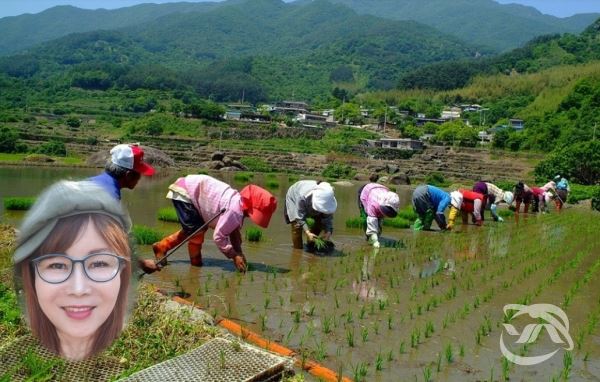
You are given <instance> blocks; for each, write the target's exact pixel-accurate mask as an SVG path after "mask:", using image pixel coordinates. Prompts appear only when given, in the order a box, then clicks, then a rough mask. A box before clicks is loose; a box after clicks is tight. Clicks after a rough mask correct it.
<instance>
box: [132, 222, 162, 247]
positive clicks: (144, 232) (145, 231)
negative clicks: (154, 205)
mask: <svg viewBox="0 0 600 382" xmlns="http://www.w3.org/2000/svg"><path fill="white" fill-rule="evenodd" d="M131 234H132V235H133V238H134V240H135V242H136V243H137V244H139V245H149V244H152V243H155V242H157V241H160V240H161V239H162V238H163V235H162V233H160V232H159V231H157V230H155V229H154V228H150V227H146V226H143V225H134V226H133V229H132V230H131Z"/></svg>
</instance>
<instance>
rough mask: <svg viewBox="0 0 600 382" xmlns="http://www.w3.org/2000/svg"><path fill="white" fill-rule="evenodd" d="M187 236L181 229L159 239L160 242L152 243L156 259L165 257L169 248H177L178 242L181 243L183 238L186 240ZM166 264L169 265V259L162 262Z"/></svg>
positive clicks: (161, 264)
mask: <svg viewBox="0 0 600 382" xmlns="http://www.w3.org/2000/svg"><path fill="white" fill-rule="evenodd" d="M186 237H187V235H186V234H185V232H183V230H179V231H177V232H175V233H173V234H171V235H169V236H167V237H165V238H164V239H162V240H161V241H158V242H156V243H154V244H152V250H153V251H154V258H155V259H156V260H160V259H162V258H163V257H165V255H166V254H167V252H168V251H169V250H171V249H172V248H175V247H176V246H177V245H178V244H180V243H181V242H182V241H183V240H185V238H186ZM165 265H167V259H164V260H163V261H161V262H160V266H162V267H164V266H165Z"/></svg>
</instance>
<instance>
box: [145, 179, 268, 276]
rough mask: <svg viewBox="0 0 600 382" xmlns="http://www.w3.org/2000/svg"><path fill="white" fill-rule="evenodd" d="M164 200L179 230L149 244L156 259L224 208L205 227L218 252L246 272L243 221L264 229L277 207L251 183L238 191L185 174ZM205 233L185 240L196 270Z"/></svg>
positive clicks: (215, 180) (200, 262)
mask: <svg viewBox="0 0 600 382" xmlns="http://www.w3.org/2000/svg"><path fill="white" fill-rule="evenodd" d="M167 198H168V199H171V201H172V202H173V205H174V207H175V210H176V211H177V217H178V219H179V222H180V223H181V227H182V229H181V230H179V231H177V232H175V233H173V234H171V235H169V236H167V237H165V238H164V239H162V240H161V241H159V242H156V243H154V244H152V249H153V250H154V256H155V257H156V259H157V260H159V259H162V258H163V257H164V256H165V254H166V253H167V252H168V251H169V250H170V249H172V248H174V247H176V246H177V245H178V244H180V243H181V242H183V241H184V240H186V239H187V237H188V236H189V235H191V234H192V233H193V232H194V231H196V230H197V229H199V228H200V227H201V226H202V225H204V222H207V221H209V220H210V219H211V218H212V217H213V216H215V215H217V214H218V213H219V211H221V210H222V209H225V212H224V213H223V214H222V215H221V216H219V217H218V219H215V220H214V221H213V222H212V223H210V224H209V225H208V226H209V227H210V228H212V229H214V233H213V240H214V241H215V244H216V245H217V247H218V248H219V250H220V251H221V252H222V253H223V254H224V255H225V256H226V257H227V258H229V259H232V260H233V263H234V264H235V267H236V268H237V270H238V271H240V272H244V271H245V270H246V257H245V256H244V253H243V252H242V235H241V233H240V229H241V227H242V224H243V222H244V218H245V217H249V218H250V220H252V221H253V222H254V223H255V224H257V225H259V226H261V227H263V228H267V226H268V225H269V221H270V220H271V216H272V215H273V212H275V209H276V208H277V200H276V199H275V197H274V196H273V195H272V194H271V193H270V192H268V191H267V190H265V189H263V188H260V187H258V186H256V185H253V184H250V185H248V186H246V187H244V188H243V189H242V190H241V191H239V192H238V191H236V190H234V189H233V188H231V186H229V185H228V184H227V183H224V182H222V181H220V180H218V179H215V178H213V177H210V176H208V175H188V176H186V177H183V178H179V179H177V181H175V183H173V184H171V185H170V186H169V192H168V193H167ZM205 232H206V230H204V231H200V232H199V233H197V234H195V235H194V236H193V237H191V238H190V239H189V240H188V253H189V257H190V261H191V264H192V265H193V266H196V267H201V266H202V244H203V243H204V234H205ZM162 265H164V264H162Z"/></svg>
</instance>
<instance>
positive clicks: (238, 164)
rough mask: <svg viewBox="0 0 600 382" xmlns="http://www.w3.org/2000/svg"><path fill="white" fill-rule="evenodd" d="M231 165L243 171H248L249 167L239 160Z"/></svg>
mask: <svg viewBox="0 0 600 382" xmlns="http://www.w3.org/2000/svg"><path fill="white" fill-rule="evenodd" d="M231 165H232V166H235V167H237V168H239V169H240V170H242V171H248V167H246V166H244V164H243V163H242V162H240V161H239V160H234V161H231Z"/></svg>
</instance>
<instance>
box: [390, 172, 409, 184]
mask: <svg viewBox="0 0 600 382" xmlns="http://www.w3.org/2000/svg"><path fill="white" fill-rule="evenodd" d="M390 183H391V184H410V178H409V177H408V175H406V174H398V175H394V176H393V177H392V178H391V179H390Z"/></svg>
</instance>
